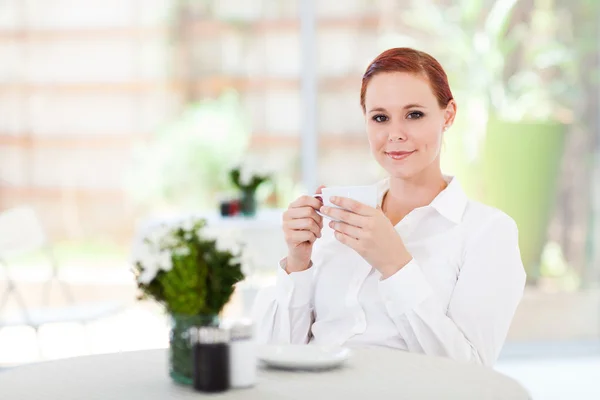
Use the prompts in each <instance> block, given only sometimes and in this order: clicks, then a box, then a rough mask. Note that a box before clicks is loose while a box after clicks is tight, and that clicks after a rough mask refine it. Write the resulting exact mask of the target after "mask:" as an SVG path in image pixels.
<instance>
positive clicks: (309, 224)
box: [283, 186, 323, 273]
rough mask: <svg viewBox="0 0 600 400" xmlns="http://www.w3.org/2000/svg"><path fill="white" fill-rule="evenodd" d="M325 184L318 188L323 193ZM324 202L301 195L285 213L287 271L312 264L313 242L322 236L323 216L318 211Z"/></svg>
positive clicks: (293, 270)
mask: <svg viewBox="0 0 600 400" xmlns="http://www.w3.org/2000/svg"><path fill="white" fill-rule="evenodd" d="M322 188H323V186H321V187H319V188H318V189H317V193H321V189H322ZM322 205H323V203H321V201H320V200H319V199H316V198H314V197H312V196H300V197H299V198H297V199H296V200H295V201H294V202H292V203H291V204H290V205H289V207H288V209H287V210H286V211H285V212H284V213H283V234H284V237H285V242H286V244H287V246H288V256H287V261H286V271H287V272H288V273H291V272H298V271H304V270H306V269H308V267H309V266H310V257H311V254H312V248H313V243H314V242H315V241H316V240H317V239H318V238H320V237H321V230H322V229H323V217H321V216H320V215H319V214H317V211H316V210H318V209H319V208H320V207H321V206H322Z"/></svg>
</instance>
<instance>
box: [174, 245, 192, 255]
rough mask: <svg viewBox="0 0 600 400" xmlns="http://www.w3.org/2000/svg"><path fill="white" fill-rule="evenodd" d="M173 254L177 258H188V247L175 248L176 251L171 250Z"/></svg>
mask: <svg viewBox="0 0 600 400" xmlns="http://www.w3.org/2000/svg"><path fill="white" fill-rule="evenodd" d="M173 254H176V255H178V256H182V257H185V256H189V255H190V249H189V248H188V247H185V246H183V247H177V248H176V249H173Z"/></svg>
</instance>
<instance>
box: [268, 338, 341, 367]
mask: <svg viewBox="0 0 600 400" xmlns="http://www.w3.org/2000/svg"><path fill="white" fill-rule="evenodd" d="M349 356H350V350H349V349H347V348H345V347H336V346H318V345H312V344H308V345H306V344H305V345H266V346H262V347H260V348H259V351H258V359H259V360H261V361H262V362H263V363H264V364H265V365H266V366H268V367H271V368H282V369H303V370H318V369H330V368H335V367H339V366H340V365H342V364H344V362H346V360H348V357H349Z"/></svg>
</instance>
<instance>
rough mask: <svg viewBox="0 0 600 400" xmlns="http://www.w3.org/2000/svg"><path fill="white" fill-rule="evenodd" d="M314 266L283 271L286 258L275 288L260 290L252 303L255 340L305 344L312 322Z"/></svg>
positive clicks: (278, 269) (259, 341)
mask: <svg viewBox="0 0 600 400" xmlns="http://www.w3.org/2000/svg"><path fill="white" fill-rule="evenodd" d="M313 278H314V267H313V266H312V265H311V267H310V268H308V269H307V270H305V271H302V272H293V273H291V274H289V275H288V273H287V272H285V260H282V261H281V262H280V265H279V266H278V268H277V280H276V284H275V287H269V288H265V289H263V290H262V291H261V292H260V293H259V294H258V295H257V298H256V300H255V302H254V306H253V312H252V314H253V319H254V323H255V335H256V339H257V341H258V343H285V344H289V343H292V344H304V343H308V340H309V334H310V327H311V325H312V322H313V305H312V295H313Z"/></svg>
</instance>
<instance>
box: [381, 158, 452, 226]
mask: <svg viewBox="0 0 600 400" xmlns="http://www.w3.org/2000/svg"><path fill="white" fill-rule="evenodd" d="M446 186H447V183H446V181H445V180H444V175H443V174H442V171H441V169H440V167H439V165H435V166H432V168H428V169H427V170H425V171H423V172H422V173H420V174H418V175H417V176H414V177H411V178H409V179H405V178H398V177H393V176H392V177H390V189H389V191H388V192H387V194H386V196H385V199H384V202H383V205H382V208H383V211H384V212H385V214H386V215H387V216H388V218H390V219H391V220H392V222H394V223H397V221H400V220H401V219H402V218H404V216H406V215H407V214H408V213H410V212H411V211H412V210H414V209H415V208H419V207H424V206H427V205H429V204H431V202H432V201H433V199H435V197H436V196H437V195H438V194H440V192H441V191H442V190H444V189H445V188H446ZM396 220H397V221H396Z"/></svg>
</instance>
